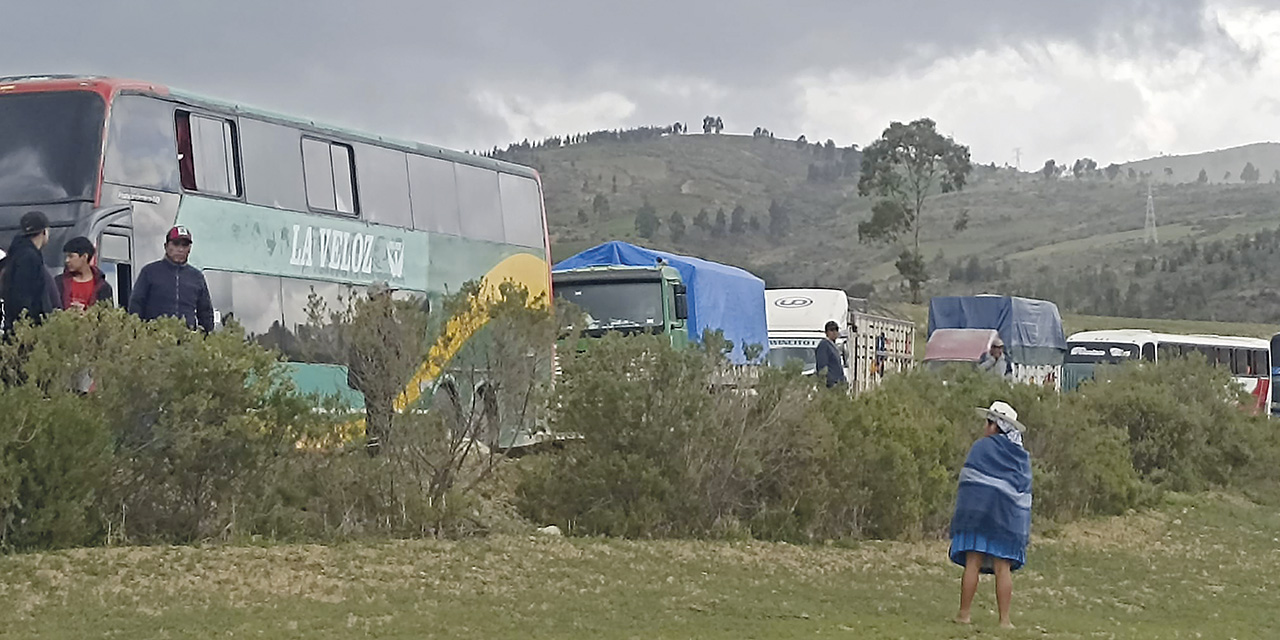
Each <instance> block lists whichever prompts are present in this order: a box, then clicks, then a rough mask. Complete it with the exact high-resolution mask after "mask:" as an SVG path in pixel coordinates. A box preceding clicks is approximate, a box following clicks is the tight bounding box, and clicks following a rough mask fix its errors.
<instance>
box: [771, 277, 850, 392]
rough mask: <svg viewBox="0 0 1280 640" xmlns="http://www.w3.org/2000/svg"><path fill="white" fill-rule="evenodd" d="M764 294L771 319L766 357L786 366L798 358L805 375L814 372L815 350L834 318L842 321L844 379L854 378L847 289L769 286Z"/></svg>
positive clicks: (839, 344)
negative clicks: (850, 351)
mask: <svg viewBox="0 0 1280 640" xmlns="http://www.w3.org/2000/svg"><path fill="white" fill-rule="evenodd" d="M764 295H765V317H766V319H767V321H768V323H769V354H768V356H766V358H765V361H766V362H767V363H768V364H769V365H771V366H775V367H784V366H787V364H789V363H791V362H793V361H798V362H799V363H800V368H801V371H802V373H804V375H807V376H808V375H813V374H814V372H815V367H816V363H815V354H814V350H815V349H816V348H817V347H818V344H819V343H820V342H822V339H823V338H825V337H826V333H825V332H824V331H823V327H824V326H825V325H826V324H827V322H829V321H832V320H834V321H835V322H836V323H837V324H839V325H840V337H839V338H838V339H837V340H836V347H837V348H838V349H839V350H840V353H841V355H842V357H843V360H844V369H845V379H846V380H850V381H852V380H853V374H854V371H853V369H852V368H851V366H850V365H851V361H850V358H849V348H848V341H849V329H850V328H851V326H852V324H851V319H852V314H850V312H849V300H848V297H847V296H846V294H845V292H843V291H840V290H838V289H769V290H767V291H765V292H764Z"/></svg>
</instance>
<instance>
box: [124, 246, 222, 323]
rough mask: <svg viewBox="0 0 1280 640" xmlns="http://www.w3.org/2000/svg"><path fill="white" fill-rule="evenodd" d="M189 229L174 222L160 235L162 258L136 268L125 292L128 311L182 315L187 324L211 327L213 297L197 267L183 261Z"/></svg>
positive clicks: (148, 317) (188, 249)
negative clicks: (162, 241) (135, 277)
mask: <svg viewBox="0 0 1280 640" xmlns="http://www.w3.org/2000/svg"><path fill="white" fill-rule="evenodd" d="M190 255H191V232H190V231H188V230H187V228H186V227H183V226H177V227H174V228H172V229H170V230H169V233H167V234H165V238H164V258H163V259H161V260H157V261H155V262H152V263H151V264H149V265H147V266H145V267H143V268H142V271H140V272H138V280H137V282H135V283H134V284H133V293H132V294H131V295H130V296H129V312H130V313H134V314H137V315H138V316H139V317H141V318H142V319H143V320H154V319H156V318H160V317H164V316H173V317H175V318H182V319H183V320H185V321H186V323H187V326H188V327H191V328H192V329H195V328H196V327H197V326H199V327H200V329H202V330H203V331H204V332H205V333H208V332H210V331H213V300H212V299H211V298H210V297H209V285H208V284H207V283H206V282H205V280H204V274H203V273H201V272H200V270H199V269H197V268H195V267H193V266H191V265H189V264H187V258H188V257H189V256H190Z"/></svg>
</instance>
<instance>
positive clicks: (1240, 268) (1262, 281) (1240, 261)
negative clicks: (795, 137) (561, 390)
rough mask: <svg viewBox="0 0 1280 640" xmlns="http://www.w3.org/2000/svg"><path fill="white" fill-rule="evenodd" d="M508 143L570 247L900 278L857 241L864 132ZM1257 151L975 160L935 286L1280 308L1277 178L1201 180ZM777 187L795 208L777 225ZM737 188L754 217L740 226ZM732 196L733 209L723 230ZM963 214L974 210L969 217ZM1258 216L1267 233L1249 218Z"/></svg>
mask: <svg viewBox="0 0 1280 640" xmlns="http://www.w3.org/2000/svg"><path fill="white" fill-rule="evenodd" d="M1246 158H1248V160H1246ZM1271 158H1274V159H1271ZM512 159H514V160H517V161H521V162H525V163H527V164H532V165H534V166H535V167H537V168H538V169H539V170H540V171H541V172H542V174H543V179H544V183H545V188H546V200H547V208H548V218H549V223H550V226H551V234H552V251H553V255H554V257H555V258H556V259H561V258H564V257H566V256H568V255H572V254H573V253H575V252H576V251H578V250H581V249H583V248H586V247H588V246H592V245H594V244H596V243H599V242H602V241H605V240H611V239H625V240H629V241H632V242H638V243H641V244H646V245H649V246H654V247H657V248H663V249H670V250H674V251H678V252H685V253H692V254H696V255H701V256H704V257H708V258H712V259H717V260H722V261H726V262H729V263H732V264H736V265H739V266H743V267H745V268H748V269H750V270H752V271H753V272H755V273H757V274H758V275H760V276H761V277H763V278H765V280H766V281H767V282H768V283H769V284H770V286H829V287H839V288H843V289H846V290H849V291H852V292H855V293H858V294H864V295H872V296H875V297H878V298H880V299H882V300H893V299H898V298H900V297H901V296H902V295H903V294H902V293H901V291H900V287H899V281H898V278H897V277H896V270H895V268H894V266H893V265H894V261H895V260H896V259H897V255H898V253H899V251H900V249H899V248H895V247H892V246H884V245H866V244H861V243H859V241H858V233H857V225H858V223H859V222H861V221H863V220H865V219H866V218H867V217H868V216H869V210H870V205H871V202H870V200H869V199H867V198H859V197H858V196H857V164H858V163H859V162H860V157H859V154H857V152H856V150H852V149H836V148H828V147H825V146H820V145H815V144H798V143H796V142H795V141H788V140H777V139H773V138H769V137H751V136H730V135H663V136H654V137H650V138H647V139H642V140H636V141H628V142H622V141H614V140H604V141H589V142H585V143H581V144H574V145H569V146H559V147H557V148H545V149H539V150H534V151H526V152H523V153H521V154H519V157H514V158H512ZM1245 161H1252V162H1254V163H1255V166H1256V167H1258V169H1259V171H1260V172H1262V173H1263V175H1264V176H1266V175H1267V173H1268V172H1271V171H1274V170H1275V169H1277V168H1280V145H1276V144H1260V145H1250V146H1249V147H1241V148H1238V149H1227V150H1222V151H1215V152H1210V153H1205V154H1197V155H1193V156H1181V157H1176V158H1175V157H1161V158H1153V159H1150V160H1145V161H1141V162H1135V163H1131V164H1129V165H1124V168H1125V170H1124V171H1121V172H1120V175H1119V176H1117V177H1116V179H1114V180H1108V179H1107V178H1106V177H1105V175H1098V176H1095V177H1092V178H1085V179H1079V180H1076V179H1070V174H1068V176H1067V177H1064V178H1063V179H1054V180H1046V179H1044V178H1043V177H1042V176H1040V175H1039V174H1031V173H1018V172H1016V171H1014V170H1012V169H1008V168H995V167H991V166H975V168H974V171H973V174H972V175H971V176H970V179H969V185H968V187H967V188H966V189H965V190H964V191H962V192H960V193H956V194H948V195H938V196H935V197H933V198H931V199H930V201H929V203H928V204H927V205H926V209H925V215H924V220H925V223H924V232H923V234H922V239H923V253H924V255H925V256H926V258H928V259H930V264H929V269H930V274H931V276H932V279H931V282H930V283H929V285H928V287H927V290H926V294H929V295H932V294H938V293H973V292H980V291H991V292H1003V293H1019V294H1023V295H1035V296H1039V297H1045V298H1048V299H1052V300H1055V301H1058V302H1059V304H1061V305H1062V306H1064V311H1078V312H1082V313H1094V314H1102V315H1132V316H1148V317H1168V318H1187V319H1204V320H1240V321H1251V322H1268V323H1274V322H1277V321H1280V289H1273V288H1272V287H1271V285H1270V282H1269V281H1268V280H1267V279H1266V278H1265V277H1261V278H1260V276H1262V275H1263V274H1266V273H1269V272H1271V271H1274V270H1276V269H1277V268H1280V252H1278V251H1277V249H1280V235H1278V234H1275V233H1273V232H1274V231H1275V230H1276V228H1277V225H1278V224H1280V215H1277V213H1280V211H1278V210H1277V209H1278V207H1277V203H1280V185H1274V184H1270V183H1269V178H1264V180H1263V181H1262V182H1261V183H1259V184H1238V183H1237V184H1220V182H1221V180H1218V181H1217V182H1213V181H1211V182H1210V183H1209V184H1196V183H1195V182H1194V180H1195V175H1196V174H1198V173H1199V168H1200V167H1205V168H1206V171H1207V172H1216V171H1217V168H1218V167H1225V166H1233V167H1234V166H1235V165H1236V164H1240V165H1241V167H1242V166H1243V162H1245ZM1130 166H1132V167H1134V168H1135V172H1136V173H1138V174H1139V175H1140V174H1141V172H1144V171H1151V172H1152V173H1159V174H1160V175H1159V176H1158V177H1155V178H1153V182H1154V184H1155V191H1154V196H1155V197H1154V203H1155V208H1156V214H1157V219H1158V221H1159V229H1158V232H1159V240H1160V244H1157V245H1150V244H1145V243H1144V242H1143V238H1144V229H1143V225H1144V220H1145V210H1146V203H1147V183H1146V182H1145V181H1144V180H1142V179H1141V178H1140V177H1139V178H1137V179H1132V180H1131V179H1129V177H1128V172H1127V168H1128V167H1130ZM1157 166H1159V167H1160V169H1159V170H1158V171H1157V170H1155V169H1153V168H1154V167H1157ZM1164 166H1169V167H1171V168H1172V169H1173V170H1174V176H1175V180H1174V182H1177V180H1176V178H1177V177H1178V176H1181V175H1188V176H1189V177H1188V178H1187V180H1186V181H1183V183H1170V182H1166V181H1163V179H1164V178H1165V176H1164V175H1163V167H1164ZM1191 167H1195V170H1194V172H1192V171H1191ZM1239 169H1240V167H1236V168H1235V169H1234V170H1233V173H1235V174H1238V173H1239ZM1224 171H1225V169H1224ZM1217 177H1218V178H1221V177H1222V176H1221V174H1219V175H1218V176H1217ZM615 184H616V186H615ZM646 202H647V203H649V205H651V206H652V210H653V211H654V212H655V213H656V214H657V217H658V218H659V219H660V221H661V226H659V227H658V229H657V232H656V233H655V234H653V236H652V237H651V238H642V237H641V236H640V234H639V233H638V231H637V224H636V216H637V213H638V212H640V211H642V210H643V207H644V205H645V203H646ZM775 202H776V203H777V204H776V205H775V208H774V212H775V213H778V214H780V217H782V218H784V219H783V220H782V221H781V223H780V224H775V225H772V226H773V228H772V229H771V224H770V222H771V220H772V216H771V215H770V205H771V203H775ZM600 203H603V204H604V205H605V206H603V207H601V206H598V205H599V204H600ZM739 206H740V207H742V214H741V223H742V224H741V225H739V227H738V228H736V229H735V228H734V225H733V210H734V209H735V207H739ZM704 210H705V211H706V212H707V214H708V215H707V218H708V222H709V225H708V227H707V228H705V229H700V228H698V227H696V226H695V225H694V224H693V223H694V220H695V218H696V217H697V216H698V214H699V212H700V211H704ZM720 211H724V213H725V218H726V225H725V227H724V228H723V229H722V230H717V229H715V228H714V223H715V219H716V216H717V213H718V212H720ZM673 213H679V215H680V217H682V219H683V221H684V223H685V225H686V227H687V231H686V232H685V233H684V234H683V235H681V234H680V233H679V232H678V229H673V228H672V225H671V220H670V219H671V216H672V215H673ZM961 215H964V216H967V218H968V225H967V227H965V228H964V229H963V230H961V231H956V230H955V229H954V222H955V221H956V220H957V218H958V217H959V216H961ZM753 220H754V223H753ZM677 226H678V225H677ZM735 231H736V232H735ZM1260 231H1262V232H1265V235H1266V237H1264V238H1258V237H1256V236H1254V235H1252V234H1257V233H1258V232H1260ZM779 232H781V233H779ZM1241 234H1251V235H1250V236H1249V237H1248V238H1241V237H1239V236H1241ZM1273 236H1274V237H1273ZM1273 241H1274V245H1275V246H1271V245H1269V244H1267V243H1272V242H1273ZM1215 242H1216V243H1218V245H1214V246H1217V247H1218V251H1217V253H1215V254H1214V256H1210V258H1208V259H1207V260H1208V262H1205V263H1204V264H1201V263H1199V262H1196V261H1195V260H1183V259H1180V258H1178V256H1183V257H1185V254H1188V252H1191V253H1195V254H1196V256H1197V257H1203V256H1202V254H1201V253H1200V248H1201V247H1208V246H1210V245H1212V244H1213V243H1215ZM1246 250H1247V251H1246ZM1250 252H1251V253H1250ZM1246 253H1249V254H1250V255H1248V256H1246ZM1218 254H1220V255H1218ZM1255 254H1256V255H1255ZM1202 262H1203V261H1202ZM1140 263H1141V264H1140ZM1175 272H1176V273H1175ZM1135 285H1137V286H1136V288H1135ZM1184 298H1185V299H1186V300H1187V301H1188V302H1187V303H1186V304H1185V305H1184V304H1183V303H1182V302H1181V301H1182V300H1183V299H1184Z"/></svg>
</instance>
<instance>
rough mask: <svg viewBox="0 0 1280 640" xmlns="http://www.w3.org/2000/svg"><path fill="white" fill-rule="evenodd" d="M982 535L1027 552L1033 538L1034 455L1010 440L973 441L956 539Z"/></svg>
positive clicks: (960, 499)
mask: <svg viewBox="0 0 1280 640" xmlns="http://www.w3.org/2000/svg"><path fill="white" fill-rule="evenodd" d="M958 533H977V534H980V535H982V536H985V537H986V538H987V539H988V540H990V541H992V542H994V543H996V544H999V545H1006V546H1008V547H1013V548H1018V549H1022V550H1024V551H1025V550H1026V547H1027V540H1028V539H1029V538H1030V537H1031V456H1030V455H1028V454H1027V451H1026V450H1025V449H1023V448H1022V447H1020V446H1018V445H1016V444H1014V443H1012V442H1010V441H1009V439H1008V438H1005V437H1003V436H1000V435H994V436H989V437H985V438H982V439H980V440H978V441H977V442H975V443H973V447H972V448H971V449H969V457H968V458H967V459H965V461H964V468H962V469H961V470H960V486H959V489H958V490H957V491H956V511H955V515H954V516H953V517H952V518H951V535H952V536H955V535H956V534H958Z"/></svg>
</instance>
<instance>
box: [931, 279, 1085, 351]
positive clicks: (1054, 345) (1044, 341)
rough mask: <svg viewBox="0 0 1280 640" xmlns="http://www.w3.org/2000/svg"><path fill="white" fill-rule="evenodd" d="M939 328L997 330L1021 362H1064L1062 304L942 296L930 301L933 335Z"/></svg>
mask: <svg viewBox="0 0 1280 640" xmlns="http://www.w3.org/2000/svg"><path fill="white" fill-rule="evenodd" d="M937 329H995V330H996V331H998V332H999V333H1000V338H1001V339H1002V340H1004V348H1005V353H1007V354H1008V355H1009V358H1010V359H1011V360H1013V361H1014V362H1016V363H1019V364H1027V365H1042V364H1062V359H1063V357H1064V356H1065V355H1066V352H1067V336H1066V335H1065V334H1064V333H1063V332H1062V316H1060V315H1059V314H1058V306H1057V305H1055V304H1053V303H1052V302H1047V301H1044V300H1031V299H1029V298H1016V297H1012V296H990V295H988V296H940V297H937V298H933V299H932V300H930V301H929V335H930V336H932V335H933V332H934V331H935V330H937Z"/></svg>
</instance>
